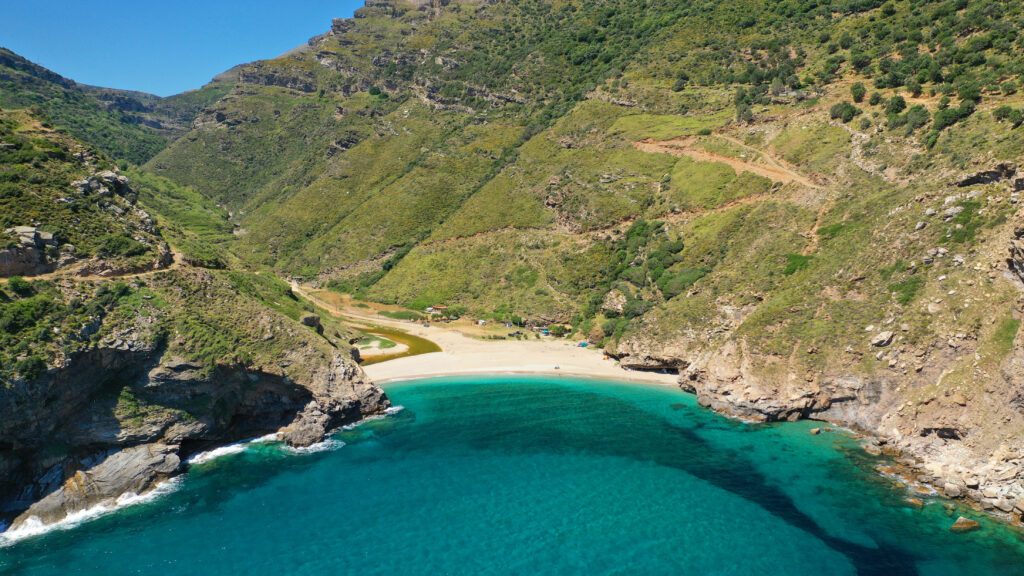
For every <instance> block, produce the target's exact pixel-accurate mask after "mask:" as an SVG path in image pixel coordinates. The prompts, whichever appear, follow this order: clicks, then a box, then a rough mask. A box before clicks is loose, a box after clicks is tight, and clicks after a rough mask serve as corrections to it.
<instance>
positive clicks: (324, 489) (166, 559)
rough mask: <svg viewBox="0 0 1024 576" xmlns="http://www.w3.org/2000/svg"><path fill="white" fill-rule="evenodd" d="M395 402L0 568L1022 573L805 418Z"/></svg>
mask: <svg viewBox="0 0 1024 576" xmlns="http://www.w3.org/2000/svg"><path fill="white" fill-rule="evenodd" d="M387 390H388V393H389V394H390V395H391V397H392V399H393V401H394V402H395V404H400V405H402V406H404V407H405V410H403V411H401V412H399V413H398V414H395V415H392V416H389V417H387V418H385V419H383V420H377V421H372V422H367V423H365V424H362V425H360V426H358V427H356V428H354V429H352V430H347V431H343V432H341V433H339V434H338V435H337V436H336V438H337V439H340V440H342V441H344V442H345V445H344V446H343V447H341V448H338V449H336V450H332V451H327V452H321V453H316V454H303V455H295V454H290V453H287V452H286V451H284V450H283V449H282V448H281V447H280V446H278V445H275V444H256V445H253V446H251V447H249V448H248V449H247V450H246V451H244V452H242V453H239V454H233V455H230V456H225V457H223V458H220V459H217V460H213V461H211V462H207V463H205V464H201V465H196V466H194V467H193V468H192V470H190V471H189V473H188V474H187V476H186V477H185V478H184V480H183V481H182V482H181V483H180V485H179V487H178V489H177V490H176V491H174V492H172V493H170V494H167V495H165V496H162V497H160V498H158V499H156V500H154V501H152V502H150V503H146V504H141V505H137V506H133V507H130V508H125V509H122V510H120V511H118V512H115V513H112V514H109V515H107V516H104V517H101V518H99V519H96V520H93V521H91V522H87V523H84V524H82V525H80V526H77V527H75V528H72V529H68V530H58V531H54V532H50V533H48V534H46V535H43V536H39V537H35V538H30V539H26V540H22V541H20V542H17V543H15V544H13V545H10V546H7V547H5V548H0V573H4V574H19V575H21V574H24V575H50V574H61V575H66V574H90V575H92V574H95V575H100V574H102V575H120V574H161V575H176V574H204V575H216V574H225V575H226V574H247V575H270V574H432V575H433V574H695V575H696V574H743V575H747V574H787V575H800V574H809V575H833V574H835V575H846V574H861V575H886V576H890V575H902V574H919V575H922V576H938V575H954V574H955V575H958V576H962V575H965V574H970V575H974V576H984V575H990V574H999V575H1007V574H1024V544H1022V540H1021V538H1020V536H1019V535H1018V534H1017V533H1016V532H1015V531H1012V530H1010V529H1008V528H1005V527H1003V526H1001V525H999V524H998V523H995V522H990V521H986V520H984V519H983V518H982V519H981V520H982V522H983V529H982V530H981V531H978V532H974V533H970V534H961V535H956V534H952V533H950V532H949V526H950V525H951V524H952V523H953V520H954V519H955V516H956V515H957V514H960V513H964V514H966V515H970V514H969V513H966V512H963V511H957V512H956V513H954V514H953V516H952V517H951V516H950V515H949V513H947V511H946V510H944V508H943V506H942V503H941V502H938V501H934V502H930V503H929V504H928V505H927V506H926V507H925V508H924V509H923V510H916V509H913V508H911V507H908V506H906V505H905V504H904V502H903V499H904V498H905V497H906V493H905V492H904V491H903V490H902V489H900V488H899V487H898V486H894V485H893V484H892V483H890V482H889V481H888V480H885V479H883V478H880V477H879V476H878V475H877V474H876V473H874V472H873V471H872V467H871V464H872V462H873V460H872V459H871V457H869V456H867V455H865V454H864V453H863V452H861V451H860V450H858V449H857V446H856V442H855V441H854V440H853V439H851V438H849V437H847V436H846V435H844V434H842V433H839V432H834V433H828V432H826V433H823V434H821V435H818V436H813V435H811V434H809V433H808V430H809V429H810V428H811V427H813V426H814V424H811V423H797V424H779V425H747V424H742V423H738V422H735V421H731V420H728V419H725V418H722V417H720V416H717V415H715V414H713V413H711V412H709V411H707V410H704V409H702V408H700V407H698V406H697V405H696V404H695V402H694V401H693V398H692V397H691V396H689V395H686V394H683V393H682V392H678V391H675V390H671V389H660V388H653V387H645V386H638V385H626V384H613V383H607V382H597V381H586V380H572V379H566V378H528V377H493V378H481V377H476V378H462V379H434V380H422V381H417V382H411V383H402V384H396V385H392V386H389V387H387Z"/></svg>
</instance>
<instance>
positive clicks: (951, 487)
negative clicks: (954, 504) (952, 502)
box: [942, 482, 963, 498]
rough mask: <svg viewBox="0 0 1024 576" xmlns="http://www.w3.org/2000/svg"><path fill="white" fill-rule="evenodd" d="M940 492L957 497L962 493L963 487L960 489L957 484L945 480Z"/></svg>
mask: <svg viewBox="0 0 1024 576" xmlns="http://www.w3.org/2000/svg"><path fill="white" fill-rule="evenodd" d="M942 493H943V494H945V495H946V496H948V497H950V498H959V497H960V496H961V494H963V489H961V488H960V486H958V485H957V484H954V483H952V482H946V483H945V484H944V485H943V486H942Z"/></svg>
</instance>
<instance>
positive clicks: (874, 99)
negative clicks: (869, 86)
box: [868, 92, 882, 106]
mask: <svg viewBox="0 0 1024 576" xmlns="http://www.w3.org/2000/svg"><path fill="white" fill-rule="evenodd" d="M881 103H882V95H881V94H879V93H878V92H872V93H871V99H870V100H868V104H871V105H872V106H878V105H879V104H881Z"/></svg>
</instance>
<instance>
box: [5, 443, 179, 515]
mask: <svg viewBox="0 0 1024 576" xmlns="http://www.w3.org/2000/svg"><path fill="white" fill-rule="evenodd" d="M177 452H178V447H177V446H167V445H163V444H144V445H142V446H132V447H130V448H125V449H123V450H119V451H115V452H112V453H111V454H110V455H109V456H107V457H106V458H103V459H102V460H101V461H100V462H99V463H97V464H96V465H94V466H91V467H89V468H87V469H84V470H79V471H77V472H75V473H74V474H73V475H72V476H71V477H70V478H68V479H67V480H66V481H65V482H64V484H63V485H62V486H61V487H60V488H58V489H57V490H55V491H54V492H51V493H50V494H48V495H46V496H45V497H43V499H41V500H39V501H38V502H36V503H35V504H33V505H32V506H30V507H29V509H28V510H26V511H25V512H23V513H22V514H21V515H20V516H18V517H17V518H16V519H15V521H14V523H13V524H12V525H11V527H12V528H13V529H17V528H19V527H21V526H23V525H24V524H26V523H28V522H42V523H46V524H48V523H52V522H56V521H59V520H61V519H63V518H65V517H66V516H67V515H68V514H73V513H75V512H79V511H82V510H86V509H88V508H91V507H93V506H96V505H100V504H105V505H112V504H114V503H115V502H116V500H117V499H118V498H119V497H121V496H122V495H124V494H141V493H143V492H145V491H147V490H149V489H150V488H152V487H153V486H154V485H156V484H157V483H159V482H161V481H163V480H166V479H168V478H170V477H171V476H173V475H174V474H175V473H176V472H178V470H179V468H180V467H181V460H180V458H179V457H178V453H177Z"/></svg>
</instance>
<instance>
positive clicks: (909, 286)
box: [889, 275, 924, 304]
mask: <svg viewBox="0 0 1024 576" xmlns="http://www.w3.org/2000/svg"><path fill="white" fill-rule="evenodd" d="M923 286H924V278H922V277H921V276H919V275H914V276H911V277H909V278H907V279H906V280H904V281H902V282H896V283H894V284H890V285H889V291H890V292H895V293H896V301H897V302H899V303H900V304H909V303H910V302H911V301H913V299H914V296H917V293H918V292H920V291H921V288H922V287H923Z"/></svg>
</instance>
